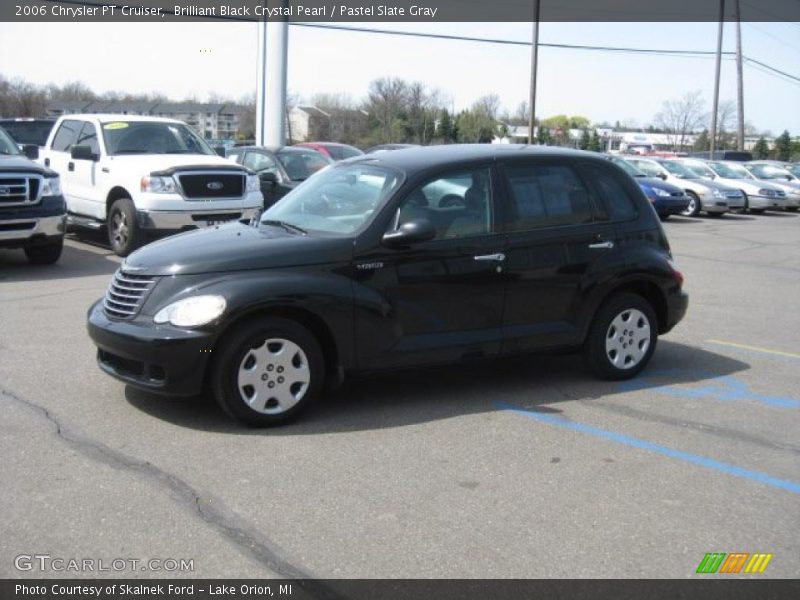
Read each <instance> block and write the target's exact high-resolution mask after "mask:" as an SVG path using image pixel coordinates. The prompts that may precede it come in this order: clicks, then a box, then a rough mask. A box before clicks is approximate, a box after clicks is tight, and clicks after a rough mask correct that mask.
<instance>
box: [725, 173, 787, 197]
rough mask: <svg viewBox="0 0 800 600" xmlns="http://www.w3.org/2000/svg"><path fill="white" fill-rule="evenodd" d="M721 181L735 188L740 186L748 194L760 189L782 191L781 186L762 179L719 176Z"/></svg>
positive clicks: (756, 192) (754, 193)
mask: <svg viewBox="0 0 800 600" xmlns="http://www.w3.org/2000/svg"><path fill="white" fill-rule="evenodd" d="M718 179H719V182H720V183H722V184H724V185H727V186H730V187H734V188H739V189H741V190H743V191H744V192H745V193H747V194H752V195H756V194H758V190H764V189H767V190H773V191H776V192H777V191H780V189H781V188H780V187H778V186H777V185H773V184H771V183H768V182H766V181H761V180H760V179H744V178H742V179H731V178H729V177H719V178H718Z"/></svg>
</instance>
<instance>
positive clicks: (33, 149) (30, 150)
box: [22, 144, 39, 160]
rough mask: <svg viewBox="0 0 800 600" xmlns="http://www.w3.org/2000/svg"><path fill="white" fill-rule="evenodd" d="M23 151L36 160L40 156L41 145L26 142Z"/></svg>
mask: <svg viewBox="0 0 800 600" xmlns="http://www.w3.org/2000/svg"><path fill="white" fill-rule="evenodd" d="M22 153H23V154H24V155H25V156H27V157H28V158H30V159H31V160H36V159H37V158H39V146H37V145H36V144H25V145H24V146H23V147H22Z"/></svg>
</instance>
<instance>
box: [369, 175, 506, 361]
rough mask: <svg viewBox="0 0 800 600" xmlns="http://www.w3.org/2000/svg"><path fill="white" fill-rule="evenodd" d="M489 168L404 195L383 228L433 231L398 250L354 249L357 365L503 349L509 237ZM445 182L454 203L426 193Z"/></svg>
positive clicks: (432, 182)
mask: <svg viewBox="0 0 800 600" xmlns="http://www.w3.org/2000/svg"><path fill="white" fill-rule="evenodd" d="M495 179H496V177H495V173H494V171H493V169H491V168H490V167H488V166H481V167H472V168H466V169H457V170H453V171H449V172H445V173H442V174H440V175H437V176H435V177H432V178H430V179H428V180H427V181H426V182H425V183H423V184H421V185H419V186H416V187H415V188H414V189H413V190H412V191H411V192H410V193H408V194H406V195H405V196H404V198H403V200H402V201H401V202H400V204H399V205H398V206H397V210H396V212H395V213H393V220H392V223H391V224H390V225H389V228H388V229H389V230H394V229H398V228H399V227H400V226H402V225H403V224H404V223H407V222H410V221H413V220H417V219H427V220H428V221H430V222H431V223H432V224H433V225H434V226H435V228H436V237H435V238H434V239H432V240H429V241H426V242H420V243H418V244H414V245H412V246H411V247H408V248H404V249H389V248H385V247H382V246H381V247H379V248H377V249H371V250H367V251H359V250H358V249H357V250H356V254H355V264H354V270H355V279H356V284H357V285H356V297H357V300H356V303H357V313H358V314H357V318H356V325H355V327H356V339H357V340H358V344H359V345H358V355H359V365H360V366H361V367H362V368H367V369H369V368H385V367H394V366H405V365H419V364H429V363H438V362H449V361H454V360H459V359H461V358H464V357H468V356H489V355H494V354H497V353H498V352H499V350H500V345H501V337H502V328H501V324H502V312H503V297H504V282H503V268H504V267H503V263H504V258H505V255H504V251H505V236H504V235H503V234H502V233H501V232H499V231H498V229H497V224H498V211H497V203H496V196H497V188H496V186H495ZM442 188H446V189H448V190H449V191H450V195H451V196H460V199H461V201H460V203H458V204H460V205H459V206H456V205H455V204H456V203H455V202H452V203H450V204H449V205H448V206H440V203H439V201H438V199H437V200H433V201H432V199H433V198H434V197H436V196H438V195H439V193H438V190H440V189H442Z"/></svg>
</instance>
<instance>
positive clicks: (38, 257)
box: [25, 238, 64, 265]
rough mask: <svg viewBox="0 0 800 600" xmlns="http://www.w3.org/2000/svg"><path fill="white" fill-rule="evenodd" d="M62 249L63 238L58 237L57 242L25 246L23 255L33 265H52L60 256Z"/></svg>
mask: <svg viewBox="0 0 800 600" xmlns="http://www.w3.org/2000/svg"><path fill="white" fill-rule="evenodd" d="M63 249H64V238H59V239H58V241H57V242H50V243H49V244H42V245H40V246H30V247H28V248H25V256H27V257H28V260H29V261H30V262H32V263H33V264H34V265H52V264H53V263H54V262H56V261H57V260H58V259H59V258H60V257H61V251H62V250H63Z"/></svg>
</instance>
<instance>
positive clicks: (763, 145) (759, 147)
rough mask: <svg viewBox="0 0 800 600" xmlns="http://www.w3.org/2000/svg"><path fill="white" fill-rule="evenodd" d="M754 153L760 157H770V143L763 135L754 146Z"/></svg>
mask: <svg viewBox="0 0 800 600" xmlns="http://www.w3.org/2000/svg"><path fill="white" fill-rule="evenodd" d="M753 154H754V155H755V157H756V158H759V159H762V158H768V157H769V144H767V140H765V139H764V136H763V135H762V136H761V137H760V138H758V141H757V142H756V145H755V146H754V147H753Z"/></svg>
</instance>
